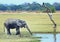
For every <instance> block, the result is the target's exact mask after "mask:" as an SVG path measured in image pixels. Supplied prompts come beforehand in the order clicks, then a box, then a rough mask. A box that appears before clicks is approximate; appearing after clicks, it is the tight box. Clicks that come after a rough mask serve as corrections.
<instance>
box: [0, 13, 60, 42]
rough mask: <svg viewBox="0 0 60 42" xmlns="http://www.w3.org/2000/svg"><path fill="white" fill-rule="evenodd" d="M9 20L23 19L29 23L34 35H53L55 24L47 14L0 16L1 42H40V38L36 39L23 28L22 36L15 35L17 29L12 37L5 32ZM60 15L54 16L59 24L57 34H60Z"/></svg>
mask: <svg viewBox="0 0 60 42" xmlns="http://www.w3.org/2000/svg"><path fill="white" fill-rule="evenodd" d="M8 18H18V19H23V20H25V21H26V22H27V23H28V26H29V27H30V30H31V31H32V32H33V33H41V32H42V33H53V30H54V29H53V24H52V22H51V21H50V19H49V17H48V15H47V14H46V13H41V14H39V13H21V14H17V13H16V14H13V13H12V14H0V42H40V41H39V40H38V38H34V37H33V36H31V35H30V34H29V32H27V30H26V29H25V28H21V35H22V37H20V36H19V35H15V29H13V30H11V31H12V35H11V36H9V35H7V34H6V29H5V32H4V28H5V27H4V22H5V20H6V19H8ZM59 18H60V14H58V13H56V14H53V19H54V20H55V22H56V23H57V29H56V31H57V32H60V19H59Z"/></svg>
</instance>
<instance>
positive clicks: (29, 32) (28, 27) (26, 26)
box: [25, 25, 32, 35]
mask: <svg viewBox="0 0 60 42" xmlns="http://www.w3.org/2000/svg"><path fill="white" fill-rule="evenodd" d="M25 27H26V28H27V30H28V31H29V33H30V34H31V35H32V32H31V31H30V29H29V27H28V26H27V25H25Z"/></svg>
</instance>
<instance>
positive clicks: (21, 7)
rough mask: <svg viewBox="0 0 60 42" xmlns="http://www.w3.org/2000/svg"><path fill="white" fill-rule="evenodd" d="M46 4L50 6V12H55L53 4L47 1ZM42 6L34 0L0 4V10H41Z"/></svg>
mask: <svg viewBox="0 0 60 42" xmlns="http://www.w3.org/2000/svg"><path fill="white" fill-rule="evenodd" d="M46 6H48V7H50V9H51V10H52V12H55V7H54V5H51V4H49V3H46ZM42 10H43V7H42V6H41V5H40V4H39V3H36V2H33V3H32V4H30V3H24V4H20V5H14V4H11V5H7V4H0V11H42Z"/></svg>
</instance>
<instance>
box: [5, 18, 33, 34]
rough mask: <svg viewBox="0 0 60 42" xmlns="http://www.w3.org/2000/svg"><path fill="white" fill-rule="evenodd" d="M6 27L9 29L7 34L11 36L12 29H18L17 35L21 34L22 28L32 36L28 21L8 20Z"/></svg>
mask: <svg viewBox="0 0 60 42" xmlns="http://www.w3.org/2000/svg"><path fill="white" fill-rule="evenodd" d="M4 26H5V27H6V29H7V34H9V35H11V32H10V29H14V28H16V35H18V34H20V35H21V33H20V28H23V27H24V28H27V30H28V31H29V33H30V34H31V35H32V32H31V31H30V29H29V27H28V25H27V23H26V21H24V20H20V19H7V20H6V21H5V22H4Z"/></svg>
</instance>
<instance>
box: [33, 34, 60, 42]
mask: <svg viewBox="0 0 60 42" xmlns="http://www.w3.org/2000/svg"><path fill="white" fill-rule="evenodd" d="M33 36H34V37H41V38H40V39H39V40H41V42H60V34H56V35H54V34H34V35H33ZM55 38H56V39H55Z"/></svg>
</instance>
